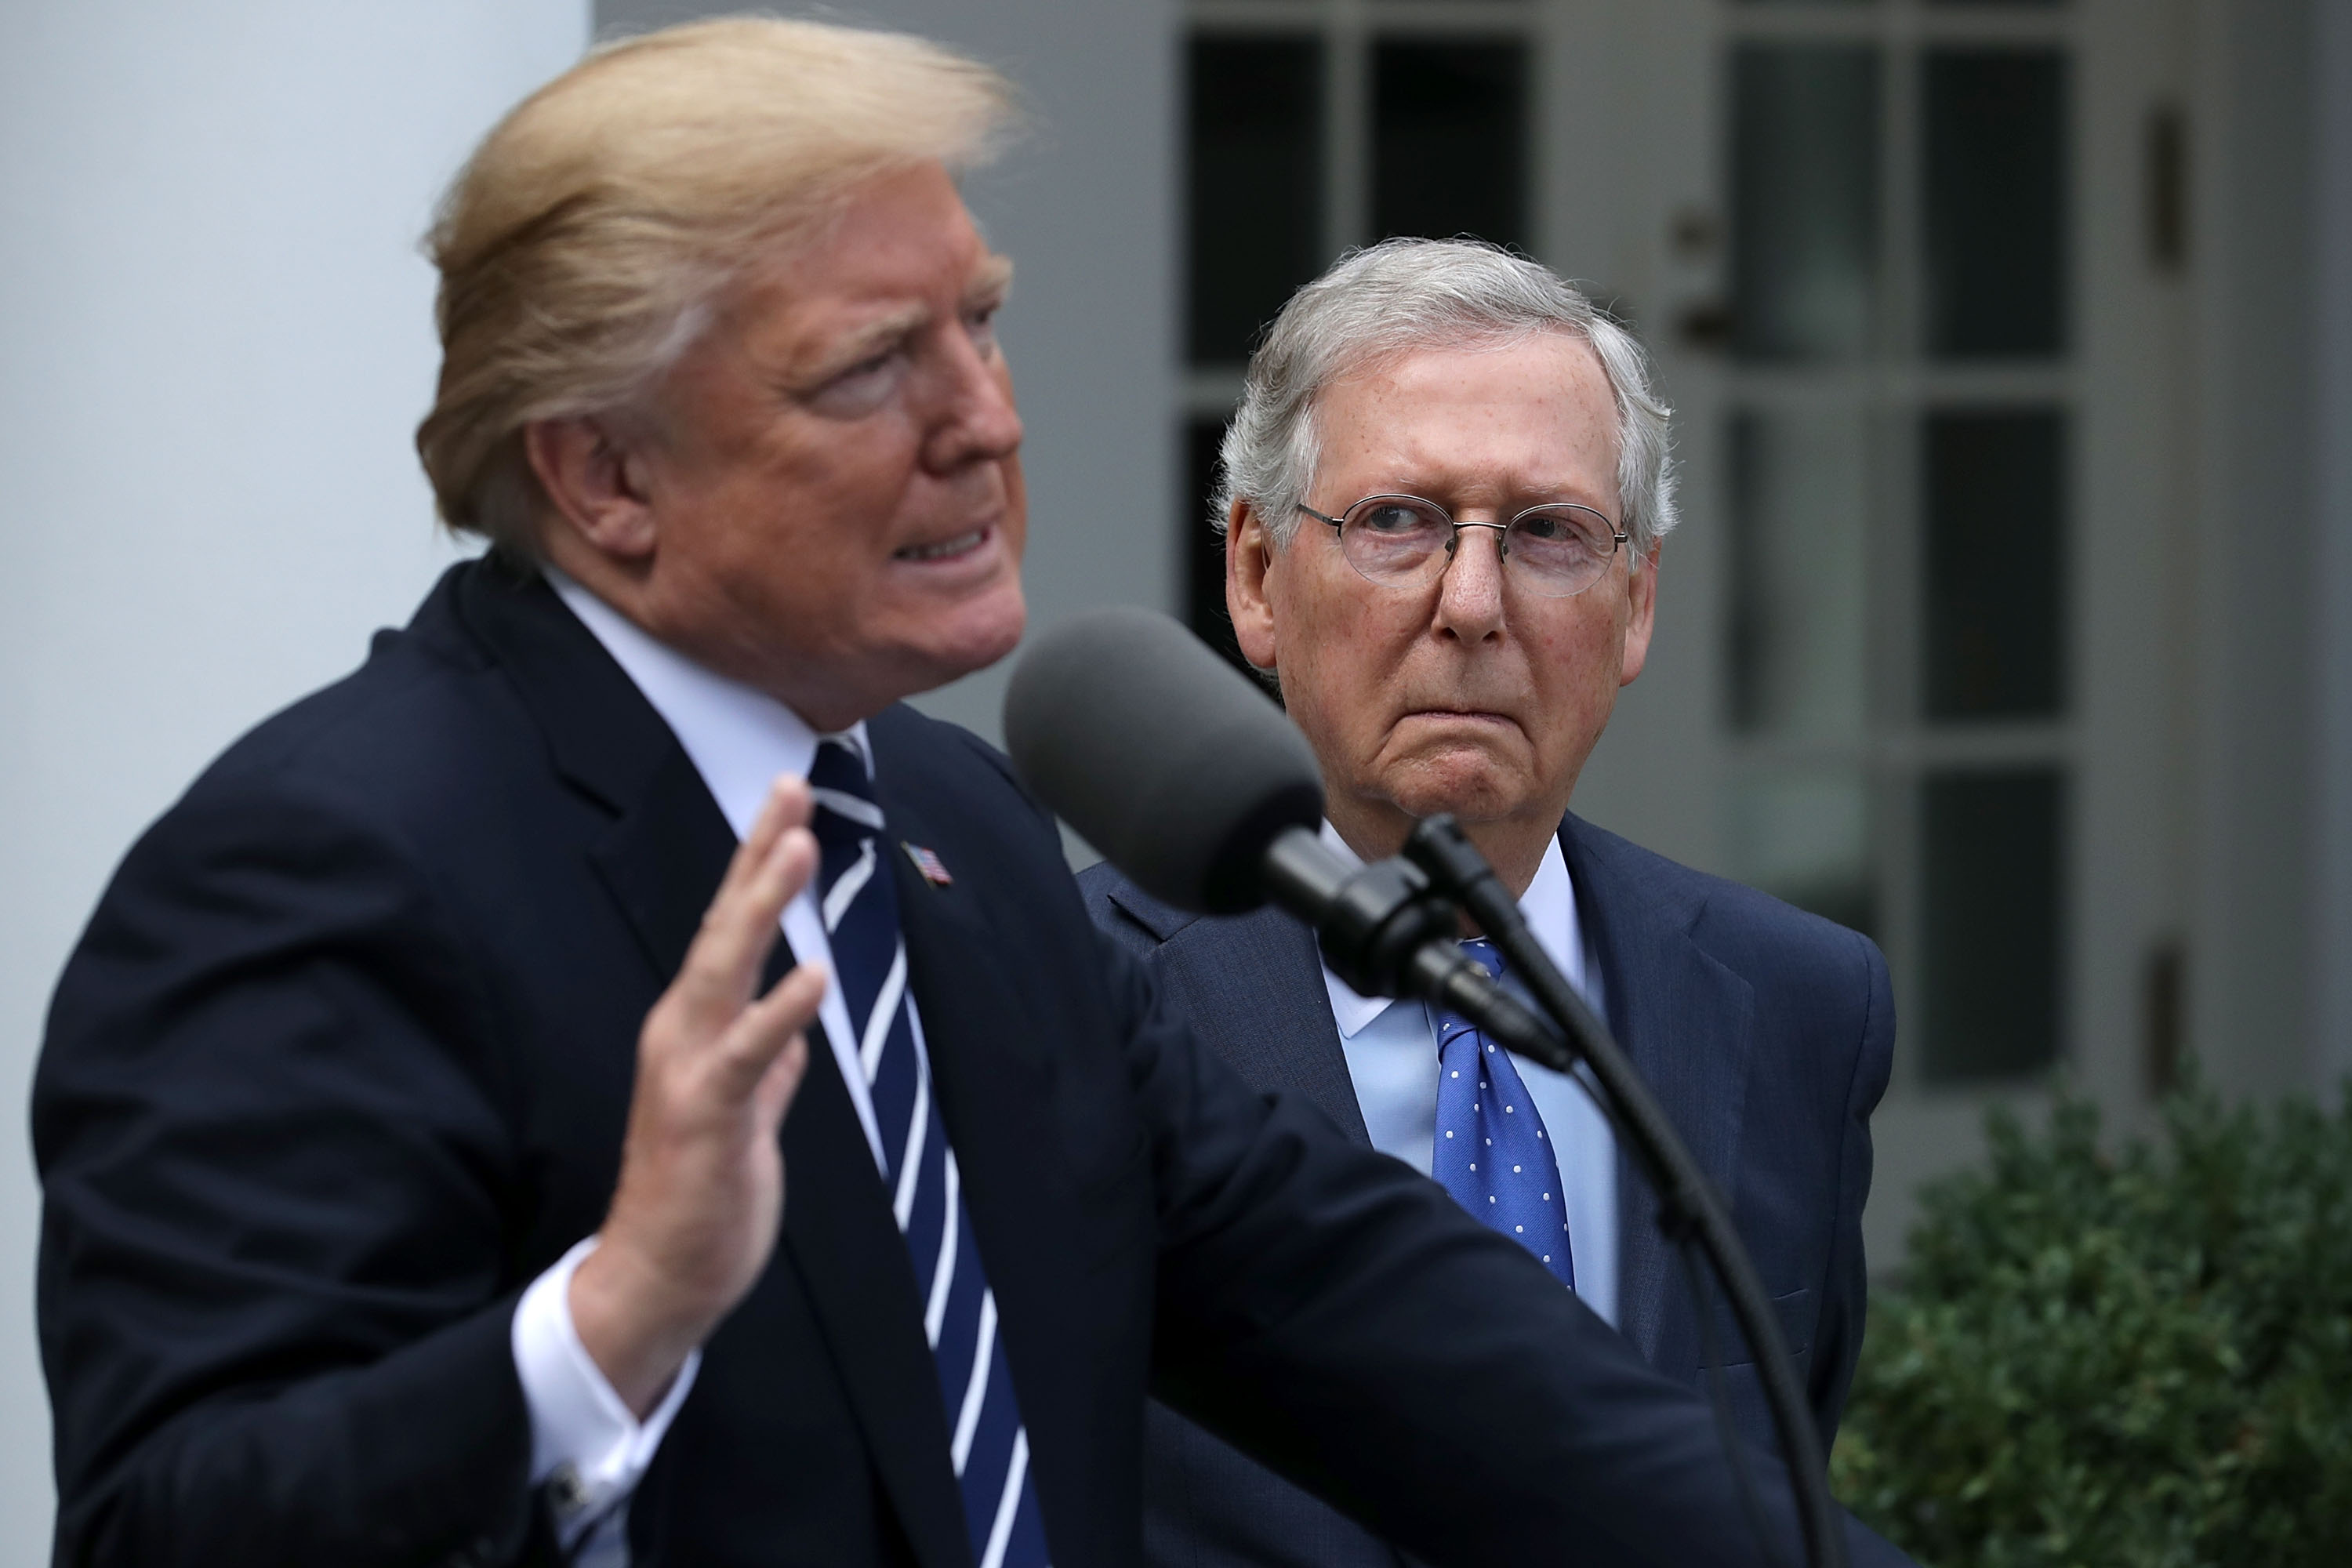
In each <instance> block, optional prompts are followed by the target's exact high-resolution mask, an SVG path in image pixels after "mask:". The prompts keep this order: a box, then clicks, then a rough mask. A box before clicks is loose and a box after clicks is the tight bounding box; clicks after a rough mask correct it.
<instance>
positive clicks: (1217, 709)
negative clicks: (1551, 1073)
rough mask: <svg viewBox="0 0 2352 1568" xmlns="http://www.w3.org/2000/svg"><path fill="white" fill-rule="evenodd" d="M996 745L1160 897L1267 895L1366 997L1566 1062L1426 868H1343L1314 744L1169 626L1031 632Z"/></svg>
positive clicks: (1067, 626)
mask: <svg viewBox="0 0 2352 1568" xmlns="http://www.w3.org/2000/svg"><path fill="white" fill-rule="evenodd" d="M1004 742H1005V749H1006V750H1007V751H1009V752H1011V753H1012V755H1013V769H1014V771H1015V772H1017V773H1020V775H1021V777H1022V779H1023V781H1024V783H1026V784H1028V786H1029V787H1030V788H1031V789H1032V790H1033V791H1034V792H1035V793H1036V795H1037V796H1038V798H1039V799H1041V800H1043V801H1044V802H1045V805H1047V806H1048V807H1050V808H1051V809H1052V810H1053V811H1054V813H1055V815H1056V816H1060V817H1061V818H1062V819H1063V820H1064V821H1066V822H1067V823H1068V824H1069V825H1070V826H1072V827H1074V828H1076V830H1077V832H1078V834H1079V836H1080V837H1083V838H1085V839H1086V840H1087V842H1088V843H1090V844H1092V845H1093V846H1094V847H1096V848H1097V849H1099V850H1101V851H1102V852H1103V856H1104V858H1107V859H1108V860H1109V861H1110V863H1111V864H1112V865H1114V866H1117V867H1118V868H1119V869H1120V870H1122V871H1124V872H1126V873H1127V875H1128V876H1129V877H1130V878H1132V879H1134V881H1135V883H1136V885H1137V886H1139V887H1140V888H1141V889H1143V890H1144V891H1145V892H1147V893H1150V895H1151V896H1152V897H1154V898H1156V899H1159V900H1162V901H1163V902H1166V903H1171V904H1173V905H1175V906H1176V907H1177V908H1179V909H1186V910H1195V911H1197V912H1199V913H1202V914H1212V915H1229V914H1239V913H1241V912H1243V911H1244V910H1253V909H1255V908H1256V907H1257V906H1258V905H1260V904H1262V903H1265V901H1266V900H1268V899H1271V900H1273V901H1274V902H1276V903H1277V904H1279V905H1281V906H1282V907H1283V908H1284V909H1286V910H1289V911H1290V912H1291V913H1292V914H1295V915H1297V916H1298V917H1299V918H1300V919H1301V920H1303V921H1306V922H1307V924H1309V925H1311V926H1313V927H1314V928H1315V930H1316V933H1317V935H1318V937H1319V938H1320V939H1321V945H1322V949H1323V956H1324V961H1325V962H1326V963H1328V964H1330V966H1331V970H1332V973H1335V974H1337V975H1339V978H1340V979H1342V980H1344V981H1346V982H1347V983H1348V984H1349V985H1351V986H1353V987H1354V988H1355V989H1356V990H1357V991H1358V992H1359V993H1360V994H1363V995H1366V996H1406V995H1412V996H1422V997H1425V998H1427V999H1428V1000H1430V1001H1433V1002H1435V1003H1437V1004H1438V1005H1441V1006H1444V1007H1448V1008H1452V1009H1453V1010H1454V1011H1456V1012H1459V1013H1463V1014H1465V1015H1466V1016H1472V1017H1481V1018H1485V1017H1495V1016H1497V1015H1498V1014H1499V1015H1501V1016H1500V1017H1497V1029H1498V1032H1500V1033H1502V1034H1504V1035H1505V1036H1507V1037H1510V1038H1511V1039H1512V1040H1513V1048H1514V1049H1519V1050H1522V1051H1524V1052H1525V1054H1527V1055H1529V1056H1532V1057H1533V1058H1535V1059H1536V1060H1538V1061H1540V1062H1543V1063H1545V1064H1546V1065H1547V1066H1553V1067H1556V1068H1558V1069H1559V1070H1561V1071H1566V1070H1568V1068H1569V1067H1570V1065H1572V1063H1573V1061H1574V1058H1573V1057H1572V1056H1570V1053H1569V1049H1568V1047H1567V1046H1566V1044H1565V1043H1564V1042H1562V1041H1561V1040H1560V1039H1559V1036H1558V1035H1557V1034H1555V1033H1553V1032H1552V1031H1550V1030H1549V1029H1547V1028H1545V1027H1544V1026H1543V1025H1542V1024H1541V1023H1540V1022H1539V1021H1538V1019H1537V1018H1536V1017H1535V1016H1534V1015H1533V1014H1531V1013H1529V1012H1528V1011H1527V1009H1526V1008H1524V1007H1522V1006H1521V1005H1519V1004H1518V1002H1517V999H1516V998H1514V997H1513V996H1512V995H1511V994H1509V993H1508V992H1506V991H1504V990H1503V989H1502V988H1501V987H1499V986H1497V985H1496V984H1494V982H1493V981H1492V980H1491V979H1489V978H1488V976H1487V974H1486V971H1485V970H1484V969H1483V968H1481V967H1480V966H1479V965H1478V963H1476V962H1475V960H1473V959H1471V958H1469V957H1468V956H1467V955H1466V954H1465V953H1464V952H1462V949H1461V946H1460V944H1459V943H1458V942H1456V941H1455V940H1454V938H1455V936H1456V935H1457V934H1458V926H1457V921H1456V918H1455V916H1454V910H1453V907H1452V905H1451V904H1450V903H1448V902H1447V901H1446V900H1444V898H1441V897H1438V896H1436V895H1433V893H1432V892H1431V890H1430V888H1429V882H1428V879H1427V878H1426V877H1425V876H1424V875H1423V872H1422V871H1421V870H1420V869H1418V868H1415V867H1414V866H1413V865H1412V862H1410V861H1408V860H1405V859H1402V858H1397V859H1390V860H1380V861H1375V862H1373V863H1372V864H1370V865H1367V866H1358V865H1352V864H1350V863H1349V861H1348V860H1346V859H1344V858H1341V857H1340V856H1339V855H1338V854H1336V853H1334V852H1333V851H1332V849H1331V847H1329V846H1328V845H1327V844H1325V843H1324V842H1323V838H1322V835H1321V831H1320V829H1321V825H1322V821H1323V784H1322V780H1321V776H1320V773H1319V771H1318V768H1317V766H1316V762H1315V753H1314V752H1312V751H1310V750H1309V749H1308V748H1307V741H1306V737H1304V736H1302V735H1301V734H1299V732H1298V731H1297V728H1296V727H1294V726H1293V725H1292V724H1291V722H1290V721H1288V720H1287V719H1286V718H1285V717H1284V716H1283V714H1282V711H1281V710H1279V709H1277V708H1276V707H1275V705H1274V704H1273V703H1272V702H1270V701H1268V700H1266V697H1265V693H1264V692H1263V691H1261V690H1259V689H1257V688H1256V687H1255V686H1254V685H1253V684H1252V683H1251V682H1250V681H1248V680H1247V679H1244V678H1243V677H1242V676H1241V675H1240V674H1239V673H1238V672H1237V671H1235V670H1234V668H1232V667H1231V666H1229V665H1227V664H1226V663H1225V661H1224V660H1223V659H1222V658H1218V657H1217V655H1216V654H1215V653H1213V652H1212V651H1211V650H1210V648H1209V647H1208V645H1206V644H1205V643H1203V642H1202V641H1201V639H1200V638H1198V637H1194V636H1193V635H1192V633H1191V632H1189V631H1187V630H1185V629H1184V628H1183V627H1182V626H1180V625H1178V624H1177V623H1176V622H1175V621H1174V620H1172V619H1171V618H1170V617H1169V616H1163V615H1160V614H1157V613H1155V612H1153V611H1150V610H1142V609H1137V608H1134V607H1132V606H1119V607H1116V608H1111V609H1103V610H1093V611H1088V612H1087V613H1086V614H1083V615H1078V616H1071V617H1070V618H1069V619H1068V620H1066V621H1064V622H1063V623H1061V625H1059V626H1055V628H1054V629H1053V630H1051V631H1049V632H1047V633H1046V634H1045V636H1043V637H1039V638H1038V639H1037V641H1036V642H1035V643H1034V645H1033V646H1032V647H1030V649H1029V651H1028V652H1027V653H1025V654H1024V655H1023V656H1022V659H1021V663H1020V665H1019V667H1018V668H1015V669H1014V670H1013V681H1012V684H1011V686H1010V688H1009V689H1007V690H1006V692H1005V698H1004ZM1522 1042H1524V1043H1522Z"/></svg>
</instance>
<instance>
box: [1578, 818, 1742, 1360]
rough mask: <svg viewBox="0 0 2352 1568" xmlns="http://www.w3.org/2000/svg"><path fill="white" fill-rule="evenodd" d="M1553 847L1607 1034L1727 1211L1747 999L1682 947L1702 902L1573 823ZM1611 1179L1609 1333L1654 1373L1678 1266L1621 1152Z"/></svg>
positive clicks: (1683, 1311)
mask: <svg viewBox="0 0 2352 1568" xmlns="http://www.w3.org/2000/svg"><path fill="white" fill-rule="evenodd" d="M1559 838H1560V849H1561V851H1562V853H1563V854H1564V855H1565V856H1566V857H1567V859H1568V867H1569V875H1570V879H1572V880H1573V882H1574V883H1575V887H1576V905H1577V918H1578V920H1579V921H1580V923H1581V924H1582V926H1583V928H1584V931H1585V932H1586V933H1587V940H1588V941H1590V942H1591V944H1592V949H1593V955H1594V957H1595V958H1596V960H1597V961H1598V962H1599V964H1600V968H1601V986H1602V990H1603V997H1604V1000H1605V1002H1606V1004H1607V1009H1608V1015H1609V1026H1610V1028H1611V1030H1612V1033H1614V1034H1615V1036H1616V1037H1617V1043H1618V1044H1619V1045H1620V1046H1622V1047H1624V1050H1625V1054H1626V1055H1627V1056H1628V1057H1629V1058H1632V1060H1633V1066H1634V1068H1635V1069H1636V1070H1638V1071H1639V1072H1640V1074H1641V1075H1642V1079H1643V1082H1645V1083H1647V1084H1648V1085H1649V1088H1650V1092H1651V1093H1652V1094H1653V1095H1654V1096H1655V1097H1656V1099H1657V1101H1658V1104H1659V1106H1660V1107H1661V1108H1662V1109H1663V1110H1664V1111H1665V1113H1666V1119H1667V1121H1670V1122H1672V1123H1673V1124H1674V1127H1675V1131H1677V1132H1679V1133H1681V1134H1682V1138H1683V1141H1684V1142H1685V1143H1686V1144H1688V1145H1689V1147H1690V1150H1691V1153H1692V1155H1693V1156H1694V1157H1695V1158H1696V1160H1697V1161H1698V1163H1699V1166H1700V1168H1701V1169H1703V1170H1704V1171H1706V1174H1707V1177H1708V1179H1709V1180H1711V1181H1713V1182H1714V1183H1715V1184H1716V1189H1717V1192H1718V1193H1720V1194H1722V1195H1723V1197H1724V1199H1725V1201H1726V1202H1727V1203H1728V1202H1730V1201H1731V1199H1732V1197H1733V1195H1734V1194H1735V1193H1736V1191H1737V1183H1736V1180H1735V1178H1736V1176H1737V1174H1738V1166H1739V1138H1740V1122H1741V1116H1742V1108H1743V1107H1744V1106H1745V1105H1746V1104H1747V1100H1748V1056H1749V1051H1750V1045H1751V1040H1752V1037H1753V1033H1754V1026H1755V994H1754V992H1753V990H1752V989H1751V988H1750V987H1749V986H1748V983H1747V982H1746V981H1744V980H1742V979H1740V978H1739V977H1738V975H1736V974H1734V973H1731V972H1730V971H1729V970H1728V969H1726V968H1725V967H1724V966H1723V965H1722V964H1720V963H1717V962H1716V961H1715V960H1714V959H1712V958H1710V957H1708V956H1707V955H1706V953H1705V952H1701V951H1700V949H1699V947H1698V944H1697V943H1696V942H1694V941H1693V940H1692V939H1691V935H1690V931H1691V928H1692V926H1693V925H1694V924H1695V923H1696V921H1697V919H1698V916H1699V914H1700V912H1701V910H1702V909H1703V908H1704V906H1703V905H1698V904H1694V905H1689V906H1684V905H1680V904H1676V903H1674V902H1671V901H1668V900H1664V899H1662V898H1661V897H1659V896H1658V895H1657V894H1656V893H1655V892H1654V890H1653V889H1652V888H1650V887H1648V886H1645V885H1644V884H1643V881H1642V880H1640V879H1638V878H1637V877H1636V876H1635V875H1634V874H1633V868H1630V867H1628V866H1626V865H1625V864H1624V863H1623V862H1622V860H1621V859H1620V858H1619V857H1618V855H1617V854H1616V853H1615V850H1616V848H1617V847H1618V841H1616V840H1614V839H1612V838H1611V837H1609V836H1608V835H1605V834H1601V833H1599V832H1597V831H1596V830H1595V829H1594V828H1593V827H1591V825H1590V824H1587V823H1585V822H1582V821H1580V820H1579V819H1578V818H1577V817H1575V816H1570V817H1569V818H1568V819H1567V820H1566V821H1565V822H1564V823H1563V824H1562V825H1561V827H1560V834H1559ZM1617 1181H1618V1194H1619V1195H1618V1235H1619V1243H1618V1249H1619V1258H1620V1264H1619V1269H1618V1301H1617V1321H1618V1326H1619V1327H1620V1328H1621V1329H1622V1330H1623V1331H1624V1332H1625V1334H1626V1335H1627V1336H1628V1337H1629V1338H1631V1339H1632V1340H1633V1342H1634V1343H1635V1344H1636V1345H1637V1346H1639V1347H1640V1349H1641V1351H1642V1353H1643V1356H1645V1357H1647V1358H1648V1359H1649V1360H1650V1361H1651V1363H1653V1364H1659V1355H1660V1352H1661V1349H1662V1347H1663V1346H1664V1345H1665V1344H1666V1343H1667V1342H1668V1341H1667V1336H1666V1328H1667V1325H1668V1322H1669V1321H1670V1319H1679V1318H1681V1317H1685V1316H1687V1315H1688V1312H1689V1305H1688V1303H1686V1302H1681V1301H1680V1300H1679V1295H1680V1288H1679V1287H1678V1286H1677V1285H1676V1284H1675V1281H1676V1280H1678V1279H1680V1277H1681V1276H1680V1266H1679V1265H1678V1264H1677V1263H1676V1262H1675V1258H1674V1257H1673V1255H1672V1253H1671V1252H1670V1250H1669V1249H1668V1247H1667V1244H1666V1241H1665V1238H1664V1237H1663V1236H1662V1235H1661V1234H1660V1233H1659V1229H1658V1224H1657V1207H1656V1200H1655V1198H1654V1196H1653V1195H1652V1194H1651V1191H1650V1187H1649V1184H1648V1183H1647V1182H1646V1181H1644V1180H1643V1177H1642V1176H1641V1174H1640V1173H1639V1171H1638V1170H1637V1168H1636V1167H1635V1166H1634V1164H1633V1161H1632V1159H1631V1158H1630V1157H1629V1156H1628V1155H1627V1154H1626V1153H1624V1152H1622V1151H1621V1152H1620V1154H1619V1156H1618V1178H1617ZM1687 1338H1688V1336H1687V1335H1684V1334H1680V1333H1677V1334H1676V1335H1675V1338H1674V1343H1675V1345H1676V1347H1677V1349H1678V1350H1679V1348H1680V1347H1681V1346H1682V1344H1683V1342H1685V1340H1686V1339H1687ZM1695 1364H1696V1363H1694V1365H1695ZM1660 1370H1661V1371H1664V1372H1668V1373H1677V1372H1685V1371H1688V1370H1690V1369H1685V1368H1678V1367H1665V1366H1663V1365H1660Z"/></svg>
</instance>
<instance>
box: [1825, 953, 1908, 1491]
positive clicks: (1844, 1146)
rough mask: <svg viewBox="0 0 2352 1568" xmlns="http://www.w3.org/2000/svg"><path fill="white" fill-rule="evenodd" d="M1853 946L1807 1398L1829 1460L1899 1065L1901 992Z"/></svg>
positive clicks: (1856, 1339)
mask: <svg viewBox="0 0 2352 1568" xmlns="http://www.w3.org/2000/svg"><path fill="white" fill-rule="evenodd" d="M1853 941H1854V943H1855V945H1856V946H1858V947H1859V948H1860V949H1861V950H1862V960H1863V962H1862V970H1863V973H1862V986H1863V1003H1862V1010H1861V1011H1862V1022H1861V1029H1860V1037H1859V1038H1858V1039H1857V1040H1856V1042H1855V1046H1854V1057H1853V1076H1852V1078H1851V1079H1850V1081H1849V1082H1848V1084H1847V1087H1846V1093H1845V1106H1844V1119H1843V1122H1842V1123H1841V1130H1840V1137H1839V1145H1838V1192H1837V1234H1836V1236H1835V1237H1834V1238H1833V1240H1832V1247H1831V1252H1830V1262H1829V1269H1828V1272H1827V1275H1826V1278H1825V1279H1824V1281H1823V1289H1822V1315H1821V1324H1820V1328H1819V1330H1818V1331H1817V1333H1816V1336H1815V1340H1814V1352H1813V1358H1812V1386H1811V1389H1810V1390H1809V1391H1808V1392H1809V1393H1810V1394H1811V1396H1812V1402H1813V1423H1814V1425H1815V1426H1817V1427H1819V1428H1820V1430H1821V1434H1822V1452H1824V1453H1826V1452H1828V1451H1829V1449H1830V1447H1832V1445H1833V1444H1834V1443H1835V1442H1836V1441H1837V1430H1838V1423H1839V1421H1840V1420H1841V1419H1843V1416H1844V1415H1845V1400H1846V1394H1847V1393H1848V1391H1849V1390H1851V1389H1852V1388H1853V1371H1854V1366H1855V1363H1857V1362H1858V1361H1860V1359H1861V1357H1862V1336H1863V1329H1864V1320H1865V1318H1866V1315H1867V1312H1868V1309H1869V1300H1870V1279H1869V1274H1868V1269H1867V1265H1866V1261H1865V1259H1864V1256H1863V1245H1862V1211H1863V1205H1864V1204H1865V1203H1867V1202H1868V1201H1869V1198H1870V1177H1871V1164H1872V1160H1873V1154H1872V1150H1871V1143H1870V1117H1871V1112H1873V1111H1874V1110H1877V1109H1878V1101H1879V1100H1880V1098H1881V1097H1882V1096H1884V1095H1885V1093H1886V1083H1887V1079H1888V1077H1889V1076H1890V1075H1891V1074H1892V1073H1893V1071H1894V1065H1895V988H1894V986H1893V984H1892V983H1891V982H1890V981H1889V980H1888V978H1887V973H1886V960H1885V957H1884V956H1883V955H1882V954H1881V953H1880V952H1879V951H1878V947H1877V944H1876V943H1874V942H1872V941H1871V940H1870V939H1869V938H1867V937H1864V936H1856V937H1854V938H1853Z"/></svg>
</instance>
